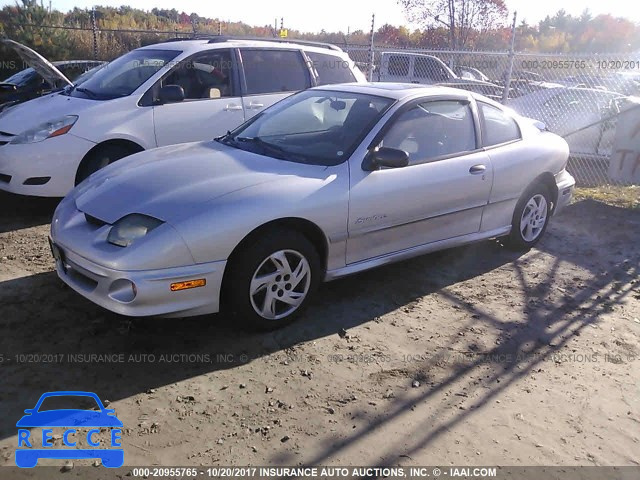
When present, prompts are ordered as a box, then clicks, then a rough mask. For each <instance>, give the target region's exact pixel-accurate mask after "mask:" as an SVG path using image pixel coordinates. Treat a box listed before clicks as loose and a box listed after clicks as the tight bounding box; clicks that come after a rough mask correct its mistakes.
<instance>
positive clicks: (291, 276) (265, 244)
mask: <svg viewBox="0 0 640 480" xmlns="http://www.w3.org/2000/svg"><path fill="white" fill-rule="evenodd" d="M227 268H228V269H229V270H228V272H229V277H228V279H227V280H228V282H227V285H226V292H227V293H228V298H229V301H230V307H231V309H232V311H233V313H234V314H235V315H236V316H237V317H238V318H239V319H240V320H241V321H242V322H243V323H245V324H247V325H249V326H251V327H253V328H257V329H259V330H274V329H276V328H281V327H284V326H285V325H288V324H290V323H291V322H293V321H294V320H295V319H296V318H298V317H299V316H300V314H301V313H302V312H303V310H304V309H305V308H306V306H307V305H308V303H309V299H310V297H311V296H312V295H313V293H314V292H315V290H316V289H317V287H318V285H319V283H320V280H321V275H322V273H321V272H322V266H321V262H320V257H319V255H318V252H317V250H316V248H315V247H314V246H313V244H312V243H311V242H310V241H309V240H308V239H307V237H305V236H304V235H303V234H301V233H299V232H297V231H295V230H274V231H271V232H269V233H266V234H265V235H264V236H261V237H258V238H257V240H256V241H254V242H253V243H252V244H250V245H248V246H247V247H245V248H244V249H243V250H242V251H241V252H238V254H237V255H236V256H235V259H233V260H232V261H231V263H230V265H229V266H228V267H227Z"/></svg>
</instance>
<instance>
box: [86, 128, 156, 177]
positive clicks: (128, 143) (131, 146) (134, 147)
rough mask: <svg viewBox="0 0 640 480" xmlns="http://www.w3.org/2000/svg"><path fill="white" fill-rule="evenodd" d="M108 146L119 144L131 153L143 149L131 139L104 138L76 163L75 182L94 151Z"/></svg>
mask: <svg viewBox="0 0 640 480" xmlns="http://www.w3.org/2000/svg"><path fill="white" fill-rule="evenodd" d="M110 146H119V147H124V148H126V149H128V150H130V152H131V154H134V153H139V152H142V151H144V150H145V148H144V147H143V146H142V145H140V144H139V143H136V142H134V141H133V140H127V139H124V138H113V139H109V140H105V141H103V142H100V143H98V144H96V145H94V146H93V147H92V148H91V150H89V151H88V152H87V153H86V154H85V155H84V157H82V160H81V161H80V163H79V164H78V168H77V169H76V179H75V184H76V185H77V184H78V174H79V172H80V171H81V170H82V168H83V167H84V165H85V164H86V162H88V161H89V159H90V158H91V157H92V156H93V155H95V153H96V152H98V151H100V150H101V149H103V148H107V147H110Z"/></svg>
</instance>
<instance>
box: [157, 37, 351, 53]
mask: <svg viewBox="0 0 640 480" xmlns="http://www.w3.org/2000/svg"><path fill="white" fill-rule="evenodd" d="M189 40H209V43H223V42H228V41H233V40H250V41H252V42H278V43H297V44H298V45H306V46H308V47H319V48H326V49H328V50H335V51H337V52H342V51H343V50H342V49H341V48H340V47H338V46H336V45H333V44H331V43H324V42H314V41H311V40H298V39H294V38H279V37H246V36H232V35H204V34H196V35H191V36H189V37H178V38H170V39H168V40H166V41H167V42H184V41H189Z"/></svg>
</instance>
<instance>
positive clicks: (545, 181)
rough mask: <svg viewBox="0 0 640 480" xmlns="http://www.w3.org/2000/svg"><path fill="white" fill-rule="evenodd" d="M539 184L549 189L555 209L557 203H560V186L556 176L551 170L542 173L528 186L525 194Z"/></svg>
mask: <svg viewBox="0 0 640 480" xmlns="http://www.w3.org/2000/svg"><path fill="white" fill-rule="evenodd" d="M537 185H542V186H543V187H544V188H546V189H547V190H548V191H549V194H550V195H551V200H552V202H553V210H555V208H556V204H557V203H558V187H557V185H556V178H555V177H554V176H553V174H552V173H551V172H544V173H541V174H540V175H538V176H537V177H536V178H535V179H534V180H533V181H532V182H531V183H530V184H529V185H528V186H527V188H526V189H525V191H524V193H523V195H526V194H527V192H528V191H529V190H531V189H532V188H534V187H536V186H537ZM553 210H552V212H553Z"/></svg>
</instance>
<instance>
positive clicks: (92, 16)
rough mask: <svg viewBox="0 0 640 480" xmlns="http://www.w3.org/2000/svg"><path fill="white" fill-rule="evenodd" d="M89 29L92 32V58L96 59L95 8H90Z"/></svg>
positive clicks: (96, 29) (96, 28)
mask: <svg viewBox="0 0 640 480" xmlns="http://www.w3.org/2000/svg"><path fill="white" fill-rule="evenodd" d="M91 31H92V33H93V59H94V60H97V59H98V25H97V24H96V8H95V7H93V8H92V9H91Z"/></svg>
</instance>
